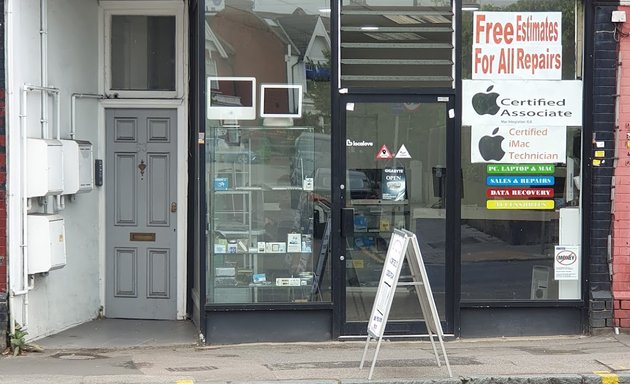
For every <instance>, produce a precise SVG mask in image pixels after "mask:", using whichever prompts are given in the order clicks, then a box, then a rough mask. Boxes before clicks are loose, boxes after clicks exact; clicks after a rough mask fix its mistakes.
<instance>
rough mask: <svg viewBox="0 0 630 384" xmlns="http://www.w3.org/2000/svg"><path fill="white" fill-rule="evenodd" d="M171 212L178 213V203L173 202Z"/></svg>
mask: <svg viewBox="0 0 630 384" xmlns="http://www.w3.org/2000/svg"><path fill="white" fill-rule="evenodd" d="M171 212H173V213H175V212H177V203H176V202H172V203H171Z"/></svg>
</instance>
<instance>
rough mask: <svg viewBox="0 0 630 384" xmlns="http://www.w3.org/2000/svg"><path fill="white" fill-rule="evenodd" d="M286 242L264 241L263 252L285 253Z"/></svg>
mask: <svg viewBox="0 0 630 384" xmlns="http://www.w3.org/2000/svg"><path fill="white" fill-rule="evenodd" d="M286 252H287V243H285V242H270V241H268V242H266V243H265V253H286Z"/></svg>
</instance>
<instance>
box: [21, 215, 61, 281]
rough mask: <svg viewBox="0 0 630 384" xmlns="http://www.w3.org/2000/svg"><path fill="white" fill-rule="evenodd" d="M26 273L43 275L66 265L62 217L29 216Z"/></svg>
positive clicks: (27, 223)
mask: <svg viewBox="0 0 630 384" xmlns="http://www.w3.org/2000/svg"><path fill="white" fill-rule="evenodd" d="M26 225H27V227H26V230H27V236H28V241H27V247H28V248H27V252H28V273H29V274H35V273H43V272H48V271H51V270H53V269H57V268H61V267H63V266H65V265H66V233H65V226H64V221H63V217H61V216H59V215H45V214H30V215H27V220H26Z"/></svg>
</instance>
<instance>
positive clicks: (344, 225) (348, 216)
mask: <svg viewBox="0 0 630 384" xmlns="http://www.w3.org/2000/svg"><path fill="white" fill-rule="evenodd" d="M341 236H343V237H352V236H354V208H341Z"/></svg>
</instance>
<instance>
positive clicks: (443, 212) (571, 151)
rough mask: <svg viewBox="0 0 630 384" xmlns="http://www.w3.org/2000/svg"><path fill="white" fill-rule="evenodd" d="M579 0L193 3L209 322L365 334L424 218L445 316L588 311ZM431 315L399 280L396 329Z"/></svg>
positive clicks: (204, 304) (284, 336) (474, 321)
mask: <svg viewBox="0 0 630 384" xmlns="http://www.w3.org/2000/svg"><path fill="white" fill-rule="evenodd" d="M583 7H584V5H583V4H582V2H581V1H575V0H541V1H535V2H531V1H524V0H518V1H517V0H514V1H511V0H510V1H492V0H488V1H483V0H482V1H479V2H477V3H475V4H462V2H461V1H450V0H443V1H423V0H414V1H412V0H408V1H402V0H401V1H376V0H375V1H369V0H368V1H352V0H347V1H346V0H344V1H339V2H332V3H331V2H329V1H327V0H325V1H319V0H318V1H275V0H265V1H253V2H252V1H246V0H225V1H210V0H206V4H205V7H204V6H203V2H202V3H200V4H197V5H196V6H195V5H194V4H193V5H191V8H190V11H191V14H192V15H193V16H195V15H196V16H197V17H192V18H191V23H190V24H191V36H190V41H191V52H192V53H191V55H192V56H191V57H192V60H191V66H192V68H193V70H192V73H193V76H192V81H191V94H192V95H194V96H195V97H194V98H192V100H194V99H195V98H196V99H197V100H198V102H197V103H192V104H194V105H193V106H192V107H191V113H190V115H191V116H192V120H193V121H194V122H196V124H197V126H196V128H198V131H195V132H194V133H193V134H191V135H190V137H192V138H193V140H194V141H193V142H191V143H190V147H191V155H190V156H191V157H190V159H191V164H195V166H194V167H192V168H194V169H192V170H191V175H192V176H194V177H190V178H189V179H190V180H191V185H190V190H195V191H196V192H195V193H193V195H194V196H196V198H195V199H194V200H195V201H194V204H191V210H190V211H189V214H190V219H191V221H192V222H193V223H192V224H191V225H190V227H191V228H193V229H192V230H191V232H190V234H191V236H190V238H195V239H196V241H194V242H191V244H190V247H189V249H190V251H191V253H194V254H195V258H194V262H191V264H190V266H189V269H190V271H192V273H193V276H195V278H193V279H190V280H191V284H190V285H191V287H190V288H191V292H192V295H191V296H192V301H193V306H192V307H193V309H192V312H193V313H194V316H193V317H194V318H195V321H197V322H198V324H200V328H201V331H202V333H203V334H204V336H205V338H206V340H207V341H208V342H216V343H221V342H254V341H315V340H330V339H338V338H342V339H343V338H351V337H364V335H365V334H366V326H367V322H368V318H369V316H370V311H371V309H372V305H373V303H374V300H375V294H376V289H377V286H378V282H379V279H380V276H381V272H382V268H383V263H384V260H385V255H386V253H387V248H388V244H389V238H390V236H391V233H392V231H393V229H394V228H404V229H407V230H409V231H411V232H413V233H414V234H415V235H416V237H417V238H418V242H419V244H420V249H421V251H422V254H423V259H424V262H425V265H426V269H427V272H428V275H429V279H430V283H431V287H432V291H433V293H434V299H435V301H436V304H437V309H438V312H439V315H440V319H441V321H442V325H443V328H444V330H445V332H446V333H447V334H452V335H457V336H463V337H466V336H479V335H484V336H499V335H500V336H507V335H534V334H535V335H546V334H567V333H570V334H580V333H582V332H584V325H583V324H584V321H585V318H584V315H583V313H584V293H583V292H584V290H583V289H582V284H583V282H584V281H585V280H584V276H585V267H584V266H585V265H586V263H587V262H588V255H587V254H586V252H584V250H583V247H582V238H583V237H584V236H586V235H587V229H588V225H587V226H584V225H583V222H585V220H584V219H583V212H582V209H581V207H582V206H583V205H584V204H587V202H588V199H589V198H590V194H589V193H587V192H583V191H582V188H581V185H582V180H583V173H584V172H582V170H585V172H586V168H587V167H586V166H585V164H586V163H587V162H586V160H585V159H584V156H583V149H582V148H583V141H585V140H586V139H585V138H586V137H589V135H590V133H589V132H583V131H584V130H583V125H584V124H583V114H582V108H583V97H582V94H583V91H582V89H583V84H582V78H583V76H582V73H583V67H584V63H583V56H584V55H583V51H584V46H583V43H582V42H583V41H584V40H583V39H582V38H577V37H579V36H583V35H584V27H583V25H584V23H583V20H582V19H583V18H584V14H585V10H584V8H583ZM193 47H196V50H195V49H194V48H193ZM193 126H195V124H193ZM589 140H590V139H589ZM589 143H590V141H589ZM405 271H406V269H405V267H403V278H404V277H405ZM421 317H422V315H421V310H420V306H419V304H418V302H417V299H416V294H415V292H414V290H413V288H410V287H409V286H404V287H399V288H397V289H396V293H395V296H394V302H393V305H392V309H391V312H390V317H389V323H388V328H387V330H386V333H387V334H390V335H400V336H407V337H408V336H414V335H422V334H424V333H426V329H425V326H424V324H423V320H422V318H421Z"/></svg>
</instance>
